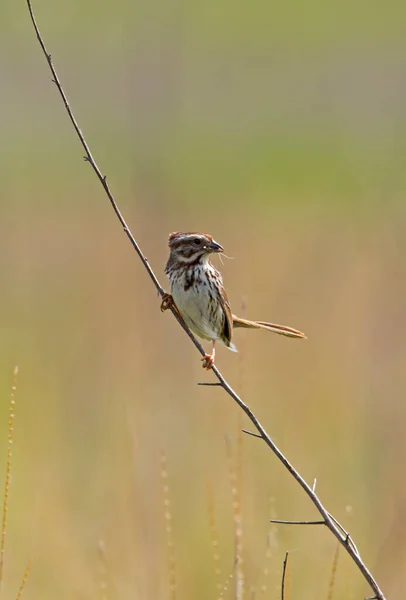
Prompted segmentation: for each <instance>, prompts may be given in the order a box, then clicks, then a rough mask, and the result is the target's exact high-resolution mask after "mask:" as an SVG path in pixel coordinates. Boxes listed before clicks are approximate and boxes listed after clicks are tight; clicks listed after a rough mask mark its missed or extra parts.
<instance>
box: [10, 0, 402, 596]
mask: <svg viewBox="0 0 406 600" xmlns="http://www.w3.org/2000/svg"><path fill="white" fill-rule="evenodd" d="M34 9H35V11H36V14H37V17H38V20H39V25H40V28H41V31H42V33H43V35H44V37H45V40H46V42H47V44H48V46H49V50H50V52H52V56H53V58H54V61H55V64H56V66H57V69H58V72H59V74H60V76H61V79H62V82H63V83H64V85H65V87H66V91H67V93H68V97H69V99H70V101H71V103H72V106H73V109H74V110H75V113H76V115H77V117H78V119H79V122H80V125H81V126H82V128H83V131H84V133H85V135H86V136H87V139H88V141H89V143H90V144H91V147H92V150H93V152H94V154H95V157H96V159H97V161H98V162H99V165H100V167H101V168H102V170H103V172H106V173H107V175H108V178H109V182H110V184H111V186H112V189H113V191H114V192H115V193H116V195H117V199H118V201H119V203H120V206H121V207H122V209H123V211H124V213H125V215H126V217H127V218H128V221H129V224H130V226H131V227H132V229H133V232H134V234H135V235H136V236H137V239H139V241H140V243H141V246H142V248H143V249H144V250H145V252H146V254H147V256H148V258H149V260H150V262H151V264H152V265H153V267H154V268H155V269H156V272H157V274H158V275H159V276H160V277H161V279H162V281H163V280H164V279H163V277H164V276H163V267H164V264H165V260H166V254H167V249H166V238H167V235H168V233H169V232H170V231H173V230H182V229H190V230H194V229H200V230H204V231H209V232H210V233H212V234H213V235H214V236H215V237H216V239H218V240H219V241H220V242H221V243H222V244H223V245H224V246H225V248H226V251H227V253H228V254H229V255H230V256H233V257H235V260H233V261H227V262H225V264H224V266H223V267H222V270H223V272H224V276H225V281H226V285H227V288H228V290H229V296H230V299H231V302H232V305H233V308H234V309H235V312H237V313H238V312H239V307H240V306H241V303H242V298H243V297H244V298H245V299H246V303H247V315H248V316H251V317H252V318H263V319H271V320H275V321H279V322H285V323H287V324H289V325H292V326H296V327H299V328H300V329H303V330H304V331H306V332H307V333H308V336H309V340H308V341H307V342H306V343H304V344H301V343H297V344H295V343H294V342H292V341H289V340H284V339H282V340H281V339H279V338H272V337H270V336H266V335H260V334H258V335H255V332H254V333H253V334H252V335H246V336H243V335H242V334H240V333H239V332H238V333H237V335H236V343H237V346H238V347H239V349H240V355H239V356H235V355H231V354H230V353H227V352H226V351H225V350H224V351H221V350H220V351H219V355H218V363H219V366H220V367H221V369H222V370H224V372H225V374H226V376H227V377H229V378H230V382H231V383H232V384H234V385H237V386H239V387H242V393H243V396H244V398H246V399H247V401H248V402H249V404H250V405H251V406H252V408H253V409H254V410H255V411H256V412H257V413H258V416H259V418H260V420H261V422H263V423H264V425H265V426H266V428H267V429H268V431H269V432H270V434H271V435H272V436H273V437H274V438H275V440H276V441H277V443H278V444H279V445H280V446H281V448H282V450H283V451H284V452H285V453H286V454H287V456H288V457H289V459H291V460H292V461H293V462H294V463H295V465H296V466H297V467H298V468H299V470H300V471H301V472H302V474H303V475H304V477H305V478H306V479H307V480H308V481H313V479H314V477H317V480H318V491H319V493H320V496H321V498H322V500H323V501H324V502H325V503H326V505H327V507H328V508H329V510H331V511H332V513H333V514H334V515H335V516H336V517H337V518H339V519H340V520H341V521H342V522H343V525H344V526H345V527H347V528H348V529H349V530H350V532H351V535H352V536H353V537H354V539H355V541H356V543H357V544H358V546H359V548H360V551H361V553H362V555H363V556H364V558H365V560H366V562H367V564H368V566H370V568H371V569H372V571H373V572H374V574H375V575H376V577H377V579H378V581H379V582H380V584H381V586H382V587H383V589H384V590H385V591H386V593H387V595H388V597H400V596H401V595H402V591H403V592H404V590H405V589H406V577H405V572H406V568H405V567H406V553H405V551H404V546H405V537H406V534H405V531H406V529H405V527H404V526H403V525H404V522H405V510H404V506H405V497H406V486H405V484H404V482H403V479H402V478H401V477H400V476H399V469H400V468H401V466H400V465H401V457H402V456H403V455H404V453H405V450H406V447H405V442H404V435H403V432H404V429H405V425H406V411H405V409H404V408H403V407H404V395H405V389H406V386H405V380H404V364H405V359H406V351H405V346H404V333H405V318H404V307H405V303H406V302H405V301H406V285H405V280H404V256H405V252H406V248H405V244H406V242H405V237H404V229H405V223H406V215H405V208H404V206H405V205H404V195H405V189H406V186H405V169H404V164H403V163H404V160H403V158H404V154H405V146H406V137H405V113H404V105H405V101H406V97H405V96H406V86H405V78H404V72H405V66H406V65H405V56H406V54H405V41H404V35H403V29H404V27H403V24H404V17H405V14H404V13H405V10H406V9H405V6H404V5H403V4H402V3H400V2H397V3H395V2H391V3H389V4H388V5H386V6H385V8H384V7H382V6H381V5H380V4H378V3H377V2H369V3H366V2H358V3H356V4H350V3H349V2H344V3H341V4H340V6H336V7H333V6H328V5H325V4H323V3H319V2H307V3H305V4H303V3H299V2H289V3H285V4H284V5H278V6H276V5H273V4H268V5H265V4H264V3H259V2H256V3H254V4H250V5H248V4H244V3H242V2H237V3H231V2H228V1H227V2H226V1H224V2H222V3H213V2H209V3H205V4H199V3H196V2H192V3H188V4H185V3H175V4H166V3H163V2H158V1H157V2H154V3H143V4H141V3H138V2H136V3H130V2H126V1H124V0H119V1H118V2H117V3H115V5H114V10H113V8H112V6H110V5H103V4H100V3H96V2H85V3H79V2H77V1H72V2H70V3H68V4H63V3H61V2H59V1H55V2H53V3H52V4H49V3H48V2H44V1H38V2H35V4H34ZM0 50H1V52H0V78H1V95H2V107H3V108H2V112H1V114H0V125H1V130H2V139H3V143H2V144H1V147H0V178H1V181H2V200H1V219H0V236H1V240H2V250H3V251H2V253H1V254H0V272H1V280H2V294H1V296H0V309H1V314H2V328H1V331H2V342H3V343H2V345H1V347H0V359H1V362H0V390H1V395H0V398H1V402H0V414H3V419H2V421H1V423H2V429H3V434H1V435H0V455H1V456H4V457H5V456H6V454H5V453H6V440H7V435H6V431H7V403H8V398H9V389H10V378H11V372H12V369H13V367H14V365H15V364H19V365H20V367H21V371H20V381H19V391H18V419H17V423H16V427H17V430H16V434H15V448H14V460H15V463H14V477H13V485H12V488H11V498H10V502H11V504H10V513H9V533H8V539H7V542H8V547H7V556H6V563H5V580H6V587H5V595H7V596H8V595H9V593H11V594H12V593H13V592H12V590H16V589H18V585H19V583H20V581H21V573H22V572H23V571H24V568H25V565H26V557H27V556H32V557H33V566H32V571H31V573H30V577H29V580H28V582H27V587H26V589H25V592H24V593H25V594H26V595H27V596H28V595H29V594H31V596H33V597H36V596H41V598H44V599H46V598H51V597H52V598H54V597H56V596H57V597H58V598H61V599H62V600H63V599H64V598H71V597H72V594H73V595H75V596H77V597H79V598H97V597H102V595H101V592H100V589H99V586H100V574H99V571H100V560H101V559H100V554H99V550H98V547H99V540H100V539H103V541H104V545H105V561H106V563H105V564H106V566H105V568H106V569H107V574H106V577H107V578H108V582H109V596H108V597H109V598H110V597H111V598H115V597H117V598H118V597H120V598H126V597H139V598H154V599H155V598H168V597H169V590H168V587H169V577H168V574H167V569H166V565H167V547H166V541H165V522H164V521H165V520H164V511H163V506H162V492H161V481H160V459H159V457H160V451H161V449H164V451H165V453H166V455H167V457H168V469H169V473H170V482H171V500H172V510H173V528H174V531H173V537H174V543H175V555H176V563H177V564H176V568H177V580H178V582H179V590H178V597H179V598H183V597H193V598H209V597H212V598H214V597H215V593H216V589H215V585H216V579H215V575H214V569H213V565H212V556H211V542H210V527H209V515H208V509H207V506H206V481H207V479H209V480H210V482H211V485H212V489H213V503H214V511H215V514H216V523H217V528H218V536H219V544H220V546H221V567H222V572H223V573H224V574H225V576H226V577H227V576H228V574H229V573H230V572H231V571H232V569H233V560H234V533H233V511H232V497H231V492H230V486H229V483H228V474H227V457H226V450H225V445H224V438H225V436H226V435H229V436H231V438H232V439H233V440H234V441H235V439H236V437H237V432H238V429H239V428H240V427H241V419H240V418H239V416H238V411H237V410H236V408H235V407H234V406H233V405H232V404H230V401H229V400H228V399H227V398H226V397H225V396H223V395H222V394H221V393H220V392H219V391H218V390H207V389H204V388H203V389H200V388H197V386H196V385H195V384H196V381H198V380H200V379H202V377H206V375H204V374H202V373H201V368H200V363H199V357H198V356H197V354H195V353H194V352H193V349H192V347H191V346H190V344H189V343H188V340H187V339H186V338H185V336H184V335H183V334H182V332H181V331H180V330H179V328H177V327H176V324H175V323H174V322H173V320H172V319H171V318H170V317H169V316H168V315H161V313H160V312H159V309H158V304H159V303H158V299H156V298H155V292H154V290H153V288H152V286H151V285H150V284H149V281H148V280H147V278H146V276H145V273H144V272H143V270H142V268H141V265H140V264H139V263H138V261H137V260H136V257H135V256H134V253H133V252H132V250H131V248H130V246H129V244H128V243H127V240H126V239H125V236H123V234H122V232H121V231H120V228H119V227H118V226H117V223H115V222H114V218H113V214H112V212H111V209H110V207H109V206H108V203H107V200H106V199H105V198H104V196H103V194H102V192H101V190H100V189H99V186H98V183H97V181H96V179H95V178H94V177H93V175H92V173H91V171H90V169H89V166H88V165H86V164H85V163H83V162H82V159H81V156H82V154H83V152H82V150H81V148H80V146H79V144H78V142H77V140H76V139H75V137H74V135H73V132H72V130H71V128H70V126H69V123H68V120H67V117H66V115H65V114H64V112H63V108H62V105H61V102H60V100H59V98H58V96H57V93H56V90H55V88H54V86H53V84H52V83H51V82H50V81H49V74H48V73H47V70H46V65H45V63H44V60H43V58H42V56H41V54H40V51H39V48H38V46H37V43H36V40H35V37H34V34H33V31H32V28H31V26H30V23H29V20H28V14H27V11H26V8H25V5H24V3H23V2H22V3H20V4H18V3H8V4H4V3H3V4H2V5H1V6H0ZM245 425H246V424H245V423H243V426H245ZM242 460H243V478H242V491H241V494H242V500H241V504H242V518H243V546H244V556H243V559H244V570H245V579H246V590H247V593H246V597H247V598H250V596H249V593H248V590H249V589H250V586H259V583H260V582H261V581H262V580H263V568H264V564H265V563H268V564H269V569H270V575H269V579H268V593H269V596H270V597H278V595H279V592H280V573H281V566H282V561H283V557H284V554H285V550H286V549H289V550H290V558H289V560H290V594H291V597H292V598H295V597H300V598H302V599H303V600H306V599H307V598H314V597H316V598H321V599H322V598H326V597H327V593H328V585H329V578H330V574H331V564H332V561H333V556H334V552H335V540H333V539H330V536H329V535H328V534H327V532H324V531H322V530H320V531H319V530H318V529H317V530H312V531H309V530H307V529H306V530H305V531H302V530H300V531H298V530H297V529H292V528H279V529H275V530H272V536H273V546H272V553H271V557H270V558H269V559H267V558H266V552H267V535H268V532H269V527H268V519H269V518H270V516H271V515H270V514H269V513H270V510H269V498H270V497H272V498H273V502H272V506H273V510H274V512H275V514H274V515H272V516H273V517H275V518H282V519H283V518H292V519H294V518H312V517H313V516H314V515H313V512H312V509H311V507H310V506H309V505H308V503H307V501H306V499H305V498H303V496H302V494H301V493H300V491H299V490H298V489H297V487H296V485H295V484H294V483H293V482H292V481H290V480H289V478H288V477H287V475H286V473H284V471H283V470H282V468H281V467H280V466H279V465H278V464H277V463H276V461H275V460H274V458H273V457H272V456H271V455H270V454H269V453H268V452H267V450H266V448H264V447H262V446H261V444H260V443H257V442H256V440H251V439H245V440H244V442H243V459H242ZM231 588H232V586H230V593H229V595H228V596H227V597H228V598H231V597H233V594H232V591H231ZM368 591H369V590H367V589H366V587H365V586H364V584H363V581H362V580H361V578H360V576H359V575H358V573H357V572H356V571H355V568H354V567H353V566H352V565H351V564H350V563H349V561H348V559H347V558H346V557H345V556H344V555H342V557H341V555H340V560H339V564H338V569H337V575H336V581H335V594H336V597H343V598H353V597H357V596H359V597H362V595H363V594H364V596H365V595H368ZM272 594H273V595H272ZM261 597H262V596H261V593H260V591H259V590H258V591H257V595H256V598H261Z"/></svg>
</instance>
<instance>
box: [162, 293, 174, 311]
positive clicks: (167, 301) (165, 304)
mask: <svg viewBox="0 0 406 600" xmlns="http://www.w3.org/2000/svg"><path fill="white" fill-rule="evenodd" d="M173 304H174V301H173V298H172V296H171V294H162V302H161V312H164V311H165V310H168V308H169V307H170V306H173Z"/></svg>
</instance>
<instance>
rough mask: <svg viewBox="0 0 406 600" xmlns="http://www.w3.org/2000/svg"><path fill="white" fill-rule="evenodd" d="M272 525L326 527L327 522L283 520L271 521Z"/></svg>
mask: <svg viewBox="0 0 406 600" xmlns="http://www.w3.org/2000/svg"><path fill="white" fill-rule="evenodd" d="M269 522H270V523H277V524H278V525H326V524H327V523H326V522H325V521H283V520H281V519H270V520H269Z"/></svg>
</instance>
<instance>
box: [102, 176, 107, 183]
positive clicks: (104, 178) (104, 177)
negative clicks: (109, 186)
mask: <svg viewBox="0 0 406 600" xmlns="http://www.w3.org/2000/svg"><path fill="white" fill-rule="evenodd" d="M103 181H104V183H106V181H107V175H103Z"/></svg>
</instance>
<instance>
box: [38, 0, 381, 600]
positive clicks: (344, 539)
mask: <svg viewBox="0 0 406 600" xmlns="http://www.w3.org/2000/svg"><path fill="white" fill-rule="evenodd" d="M27 6H28V10H29V12H30V16H31V20H32V24H33V26H34V29H35V32H36V35H37V38H38V42H39V44H40V46H41V49H42V51H43V53H44V55H45V58H46V60H47V63H48V67H49V69H50V71H51V73H52V76H53V82H54V83H55V85H56V87H57V88H58V91H59V93H60V95H61V98H62V101H63V103H64V106H65V109H66V111H67V113H68V116H69V119H70V121H71V123H72V125H73V127H74V129H75V132H76V134H77V136H78V138H79V140H80V142H81V144H82V146H83V148H84V150H85V153H86V154H85V160H86V161H88V162H89V163H90V165H91V167H92V169H93V171H94V172H95V174H96V176H97V178H98V179H99V181H100V183H101V185H102V186H103V189H104V191H105V192H106V194H107V197H108V199H109V201H110V204H111V206H112V208H113V210H114V212H115V214H116V216H117V218H118V220H119V221H120V224H121V226H122V227H123V229H124V232H125V234H126V235H127V237H128V239H129V240H130V242H131V244H132V246H133V248H134V250H135V251H136V253H137V254H138V256H139V258H140V260H141V262H142V264H143V265H144V267H145V269H146V271H147V273H148V275H149V277H150V278H151V280H152V282H153V284H154V285H155V287H156V289H157V291H158V293H159V294H160V295H161V296H162V294H163V293H164V290H163V288H162V287H161V284H160V283H159V281H158V279H157V277H156V275H155V273H154V272H153V270H152V268H151V266H150V265H149V263H148V261H147V259H146V257H145V255H144V254H143V252H142V251H141V248H140V246H139V245H138V243H137V241H136V240H135V238H134V236H133V235H132V233H131V231H130V229H129V227H128V225H127V223H126V221H125V219H124V217H123V215H122V214H121V212H120V210H119V208H118V206H117V203H116V201H115V199H114V196H113V194H112V193H111V191H110V188H109V186H108V184H107V180H106V176H105V175H102V173H101V171H100V169H99V167H98V166H97V164H96V161H95V160H94V158H93V155H92V153H91V151H90V148H89V146H88V144H87V142H86V140H85V138H84V136H83V133H82V131H81V129H80V127H79V125H78V123H77V121H76V119H75V117H74V115H73V112H72V110H71V108H70V105H69V102H68V99H67V96H66V94H65V92H64V90H63V88H62V85H61V82H60V80H59V77H58V75H57V73H56V70H55V67H54V65H53V62H52V58H51V55H50V54H49V52H48V50H47V49H46V46H45V44H44V41H43V39H42V37H41V34H40V32H39V29H38V25H37V23H36V20H35V16H34V13H33V10H32V6H31V1H30V0H27ZM169 309H170V310H171V312H172V314H173V316H174V317H175V319H176V320H177V321H178V323H179V325H180V326H181V327H182V328H183V330H184V331H185V332H186V334H187V335H188V336H189V338H190V339H191V341H192V342H193V344H194V345H195V346H196V348H197V349H198V351H199V352H200V354H201V355H202V356H204V355H205V351H204V349H203V347H202V346H201V344H200V343H199V342H198V341H197V339H196V338H195V337H194V335H193V334H192V333H191V331H190V330H189V329H188V328H187V326H186V325H185V323H184V322H183V320H182V319H181V318H180V316H179V315H178V314H177V312H176V310H175V308H174V307H173V306H169ZM212 372H213V374H214V376H215V377H216V378H217V380H218V382H219V383H220V385H221V387H222V388H223V389H224V390H225V391H226V392H227V394H229V396H230V397H231V398H232V399H233V400H234V401H235V402H236V403H237V404H238V406H239V407H240V408H241V410H243V411H244V412H245V414H246V415H247V417H248V418H249V419H250V421H251V422H252V423H253V425H254V427H255V428H256V429H257V431H258V433H259V437H261V438H262V439H263V440H264V442H265V443H266V444H267V446H268V447H269V448H270V449H271V450H272V452H273V453H274V454H275V455H276V456H277V458H278V459H279V460H280V462H281V463H282V464H283V466H284V467H285V469H287V471H288V472H289V473H290V474H291V476H292V477H293V478H294V479H295V480H296V481H297V483H298V484H299V485H300V487H301V488H302V489H303V490H304V492H305V493H306V494H307V496H308V497H309V498H310V500H311V501H312V503H313V504H314V506H315V507H316V509H317V510H318V512H319V513H320V515H321V516H322V517H323V522H324V523H325V525H326V527H328V529H329V530H330V531H331V532H332V534H333V535H334V536H335V537H336V538H337V539H338V540H339V542H340V544H341V545H342V546H343V547H344V548H345V549H346V551H347V552H348V554H349V555H350V557H351V558H352V560H353V562H354V563H355V564H356V566H357V567H358V569H359V571H360V572H361V573H362V575H363V576H364V578H365V580H366V581H367V582H368V584H369V585H370V587H371V589H372V590H373V592H374V594H375V597H376V598H377V599H378V600H385V596H384V594H383V592H382V591H381V589H380V587H379V586H378V584H377V582H376V581H375V579H374V577H373V576H372V573H371V572H370V571H369V570H368V568H367V567H366V565H365V563H364V562H363V561H362V559H361V557H360V556H359V554H358V552H357V551H356V550H355V548H354V546H353V544H352V543H348V542H349V537H348V536H347V535H345V534H344V533H343V531H342V528H341V526H338V525H337V522H336V521H335V519H333V518H332V517H331V515H330V514H329V512H328V511H327V510H326V509H325V507H324V506H323V504H322V503H321V501H320V499H319V498H318V496H317V495H316V493H315V491H314V490H313V489H312V487H311V486H309V484H308V483H307V482H306V481H305V480H304V479H303V477H302V476H301V475H300V474H299V472H298V471H297V470H296V469H295V468H294V467H293V465H292V464H291V463H290V462H289V461H288V459H287V458H286V457H285V456H284V454H283V453H282V452H281V450H280V449H279V448H278V447H277V445H276V444H275V443H274V442H273V440H272V439H271V437H270V436H269V435H268V433H267V432H266V431H265V429H264V427H263V426H262V425H261V423H260V422H259V420H258V419H257V417H256V416H255V414H254V413H253V412H252V410H251V409H250V408H249V407H248V406H247V404H245V402H243V400H242V399H241V398H240V396H239V395H238V394H237V393H236V392H235V391H234V390H233V388H232V387H231V386H230V384H229V383H228V382H227V381H226V380H225V378H224V377H223V375H222V374H221V372H220V371H219V370H218V368H217V367H216V366H213V368H212Z"/></svg>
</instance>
